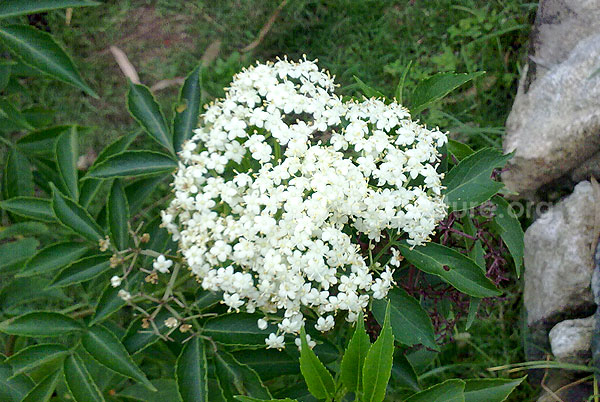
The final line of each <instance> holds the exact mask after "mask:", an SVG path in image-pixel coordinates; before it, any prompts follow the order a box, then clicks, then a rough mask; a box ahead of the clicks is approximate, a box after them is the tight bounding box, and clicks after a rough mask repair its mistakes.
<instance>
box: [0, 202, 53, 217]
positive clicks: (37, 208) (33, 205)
mask: <svg viewBox="0 0 600 402" xmlns="http://www.w3.org/2000/svg"><path fill="white" fill-rule="evenodd" d="M0 208H2V209H4V210H6V211H8V212H11V213H13V214H15V215H19V216H22V217H24V218H29V219H35V220H38V221H42V222H48V223H53V222H56V217H55V216H54V212H53V211H52V205H51V204H50V200H46V199H43V198H35V197H14V198H11V199H8V200H4V201H0Z"/></svg>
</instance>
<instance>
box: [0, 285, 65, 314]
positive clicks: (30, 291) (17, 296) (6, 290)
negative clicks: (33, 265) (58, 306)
mask: <svg viewBox="0 0 600 402" xmlns="http://www.w3.org/2000/svg"><path fill="white" fill-rule="evenodd" d="M49 282H50V281H49V280H48V279H45V278H40V277H31V278H16V279H14V280H12V281H10V282H9V283H7V284H6V285H5V286H3V287H2V289H1V290H0V306H2V310H3V311H4V312H7V311H9V310H10V309H13V308H18V307H19V306H20V305H22V304H24V303H31V302H33V301H36V300H40V299H46V300H44V301H45V302H46V303H48V302H51V301H62V302H68V301H69V299H68V298H67V297H66V296H65V294H64V293H63V292H61V291H60V289H46V286H48V283H49Z"/></svg>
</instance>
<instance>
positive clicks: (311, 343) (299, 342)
mask: <svg viewBox="0 0 600 402" xmlns="http://www.w3.org/2000/svg"><path fill="white" fill-rule="evenodd" d="M294 343H295V344H296V346H298V350H301V349H302V339H300V338H296V339H294ZM306 343H307V344H308V347H309V348H311V349H312V348H314V347H315V346H317V342H315V341H313V340H312V339H311V338H310V335H308V334H306Z"/></svg>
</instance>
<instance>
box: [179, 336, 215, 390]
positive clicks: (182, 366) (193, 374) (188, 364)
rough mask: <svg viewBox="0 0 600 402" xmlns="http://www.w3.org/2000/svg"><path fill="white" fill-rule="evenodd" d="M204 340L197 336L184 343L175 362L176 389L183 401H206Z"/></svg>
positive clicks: (206, 384)
mask: <svg viewBox="0 0 600 402" xmlns="http://www.w3.org/2000/svg"><path fill="white" fill-rule="evenodd" d="M206 373H207V364H206V351H205V345H204V342H203V341H202V340H201V339H200V338H198V337H197V336H195V337H193V338H192V339H190V340H189V341H187V342H186V343H185V345H184V346H183V349H182V350H181V354H180V355H179V357H178V358H177V363H176V364H175V379H176V382H177V391H178V392H179V395H180V396H181V400H182V401H183V402H208V379H207V376H206Z"/></svg>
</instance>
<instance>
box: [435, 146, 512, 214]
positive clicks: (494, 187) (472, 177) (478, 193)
mask: <svg viewBox="0 0 600 402" xmlns="http://www.w3.org/2000/svg"><path fill="white" fill-rule="evenodd" d="M511 157H512V154H507V155H503V154H502V152H501V151H499V150H496V149H492V148H484V149H482V150H480V151H477V152H475V153H474V154H472V155H470V156H467V157H466V158H465V159H463V160H462V161H461V162H460V163H459V164H458V165H457V166H455V167H454V168H452V170H450V172H448V174H447V175H446V177H445V178H444V180H443V181H442V184H443V185H444V186H445V187H446V191H445V202H446V204H447V205H448V206H449V207H450V209H451V210H452V211H462V210H465V209H470V208H473V207H476V206H478V205H480V204H482V203H484V202H485V201H487V200H489V199H490V197H492V196H493V195H494V194H496V193H497V192H498V191H499V190H500V189H501V188H502V187H504V185H503V184H502V183H500V182H497V181H494V180H492V179H491V177H490V176H491V175H492V171H493V170H494V169H495V168H499V167H502V166H504V165H505V164H506V162H507V161H508V160H509V159H510V158H511Z"/></svg>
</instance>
